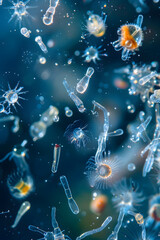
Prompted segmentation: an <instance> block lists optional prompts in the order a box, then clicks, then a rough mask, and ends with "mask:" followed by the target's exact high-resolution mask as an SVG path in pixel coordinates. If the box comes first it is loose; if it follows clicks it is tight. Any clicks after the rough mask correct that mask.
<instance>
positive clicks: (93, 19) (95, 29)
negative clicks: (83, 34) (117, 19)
mask: <svg viewBox="0 0 160 240" xmlns="http://www.w3.org/2000/svg"><path fill="white" fill-rule="evenodd" d="M106 19H107V15H105V16H104V19H103V18H102V17H100V16H99V15H97V14H93V13H91V12H90V14H89V18H88V20H87V26H86V28H87V31H88V32H89V34H91V35H94V36H95V37H102V36H103V35H104V34H105V32H106V26H105V22H106Z"/></svg>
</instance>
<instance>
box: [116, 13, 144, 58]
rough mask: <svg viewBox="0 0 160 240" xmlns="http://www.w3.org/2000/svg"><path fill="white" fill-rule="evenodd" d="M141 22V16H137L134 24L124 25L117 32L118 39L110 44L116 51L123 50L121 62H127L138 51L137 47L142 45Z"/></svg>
mask: <svg viewBox="0 0 160 240" xmlns="http://www.w3.org/2000/svg"><path fill="white" fill-rule="evenodd" d="M142 22H143V16H142V15H139V16H138V18H137V22H136V24H125V25H123V26H121V27H120V29H118V31H117V34H118V35H119V39H118V40H117V41H115V42H112V45H113V47H114V49H115V50H116V51H120V50H122V49H123V50H122V60H123V61H126V60H128V59H129V58H130V56H131V55H132V54H135V51H136V50H138V48H139V46H141V44H142V39H143V32H142V28H141V26H142Z"/></svg>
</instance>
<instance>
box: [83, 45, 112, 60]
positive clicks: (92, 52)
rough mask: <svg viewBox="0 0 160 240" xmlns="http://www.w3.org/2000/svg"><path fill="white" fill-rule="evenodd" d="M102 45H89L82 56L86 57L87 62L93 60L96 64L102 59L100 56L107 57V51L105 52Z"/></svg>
mask: <svg viewBox="0 0 160 240" xmlns="http://www.w3.org/2000/svg"><path fill="white" fill-rule="evenodd" d="M100 49H101V46H100V47H97V48H96V47H94V46H90V47H87V48H86V50H85V51H84V54H83V55H82V57H85V60H84V61H85V62H87V63H89V62H91V61H93V62H94V63H95V64H96V61H97V60H101V58H100V56H105V57H107V56H108V55H107V53H103V52H102V50H100Z"/></svg>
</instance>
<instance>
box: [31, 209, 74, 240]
mask: <svg viewBox="0 0 160 240" xmlns="http://www.w3.org/2000/svg"><path fill="white" fill-rule="evenodd" d="M51 218H52V227H53V231H52V232H46V231H44V230H42V229H40V228H39V227H35V226H33V225H29V226H28V229H29V230H31V231H33V232H38V233H40V234H42V235H43V236H44V238H42V239H43V240H60V239H61V240H65V239H68V240H69V239H70V238H69V237H68V236H67V235H64V234H63V232H62V231H61V229H60V228H59V225H58V222H57V220H56V208H55V207H53V208H52V211H51Z"/></svg>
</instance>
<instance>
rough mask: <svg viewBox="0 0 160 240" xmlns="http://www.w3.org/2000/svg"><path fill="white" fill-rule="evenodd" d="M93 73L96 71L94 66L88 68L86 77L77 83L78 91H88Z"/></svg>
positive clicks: (81, 92)
mask: <svg viewBox="0 0 160 240" xmlns="http://www.w3.org/2000/svg"><path fill="white" fill-rule="evenodd" d="M93 73H94V68H92V67H89V68H87V71H86V74H85V75H84V77H83V78H82V79H81V80H80V81H79V82H78V83H77V86H76V91H77V92H78V93H80V94H83V93H85V91H86V90H87V88H88V85H89V82H90V79H91V77H92V75H93Z"/></svg>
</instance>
